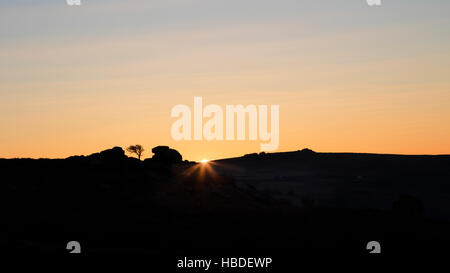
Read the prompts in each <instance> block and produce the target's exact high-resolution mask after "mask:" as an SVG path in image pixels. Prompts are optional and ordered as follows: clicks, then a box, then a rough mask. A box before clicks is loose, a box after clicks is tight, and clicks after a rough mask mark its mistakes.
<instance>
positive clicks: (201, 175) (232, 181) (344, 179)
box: [0, 146, 450, 257]
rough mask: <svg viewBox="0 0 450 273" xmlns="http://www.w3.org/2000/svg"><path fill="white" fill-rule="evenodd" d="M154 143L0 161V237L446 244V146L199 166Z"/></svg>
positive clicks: (202, 248)
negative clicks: (147, 149)
mask: <svg viewBox="0 0 450 273" xmlns="http://www.w3.org/2000/svg"><path fill="white" fill-rule="evenodd" d="M152 151H153V153H154V156H153V157H152V158H150V159H146V160H144V161H140V160H138V159H136V158H132V157H128V156H126V154H125V152H124V150H123V149H122V148H120V147H114V148H112V149H109V150H105V151H102V152H99V153H95V154H92V155H89V156H72V157H69V158H66V159H0V174H1V175H2V179H1V180H2V183H1V184H0V187H1V191H0V194H1V196H0V200H1V202H2V203H1V207H2V219H3V223H4V224H3V227H4V228H5V231H6V234H7V236H6V237H3V238H2V240H1V241H0V242H1V245H2V247H3V248H4V249H9V250H10V252H11V253H23V252H30V253H35V252H44V253H60V252H62V251H64V248H65V243H67V242H68V241H69V240H74V238H75V239H77V240H79V241H81V243H82V244H84V245H85V247H84V248H83V250H84V251H85V252H86V253H176V254H180V255H181V254H186V253H188V254H189V255H195V254H196V253H197V254H198V253H205V252H208V253H210V254H211V253H213V254H217V255H218V254H219V253H230V251H231V252H232V253H237V252H239V253H252V255H255V254H254V253H269V254H270V255H282V254H283V255H284V256H286V255H288V254H292V253H308V254H311V253H316V254H317V253H330V252H333V251H335V252H336V251H337V252H340V253H356V254H358V255H360V254H364V253H366V250H365V244H366V243H367V242H369V241H371V240H380V241H382V242H383V244H384V249H385V251H386V253H388V254H394V253H397V252H401V253H409V252H413V251H414V252H417V251H425V250H426V251H427V252H433V251H442V249H444V246H445V243H448V242H450V237H449V234H448V232H447V231H448V228H449V227H450V225H449V220H450V217H449V215H450V213H449V208H450V204H449V200H450V199H449V198H448V197H449V195H448V194H449V192H450V191H449V187H450V186H449V185H448V181H450V179H449V177H450V170H449V168H448V166H450V164H449V163H450V156H446V155H443V156H401V155H378V154H350V153H340V154H332V153H316V152H314V151H312V150H309V149H304V150H301V151H295V152H285V153H272V154H266V153H260V154H250V155H245V156H242V157H238V158H231V159H223V160H215V161H211V162H209V163H208V164H202V163H196V162H189V161H182V156H181V154H180V153H179V152H178V151H176V150H173V149H170V148H169V147H167V146H158V147H155V148H154V149H153V150H152ZM421 249H422V250H421ZM233 255H237V254H233ZM286 257H287V256H286Z"/></svg>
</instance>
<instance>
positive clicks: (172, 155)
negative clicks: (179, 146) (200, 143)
mask: <svg viewBox="0 0 450 273" xmlns="http://www.w3.org/2000/svg"><path fill="white" fill-rule="evenodd" d="M152 152H153V153H154V155H153V157H152V159H153V160H154V161H156V162H159V163H163V164H167V165H171V164H175V163H181V162H183V157H182V156H181V154H180V153H179V152H178V151H177V150H175V149H170V148H169V146H157V147H155V148H153V149H152Z"/></svg>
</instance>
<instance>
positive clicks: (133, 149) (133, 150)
mask: <svg viewBox="0 0 450 273" xmlns="http://www.w3.org/2000/svg"><path fill="white" fill-rule="evenodd" d="M144 151H145V149H144V147H142V145H139V144H136V145H131V146H130V147H128V148H127V152H129V153H130V154H136V155H137V157H138V159H139V160H141V156H142V154H143V153H144Z"/></svg>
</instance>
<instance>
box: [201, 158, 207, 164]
mask: <svg viewBox="0 0 450 273" xmlns="http://www.w3.org/2000/svg"><path fill="white" fill-rule="evenodd" d="M208 162H209V160H208V159H202V160H201V161H200V163H202V164H206V163H208Z"/></svg>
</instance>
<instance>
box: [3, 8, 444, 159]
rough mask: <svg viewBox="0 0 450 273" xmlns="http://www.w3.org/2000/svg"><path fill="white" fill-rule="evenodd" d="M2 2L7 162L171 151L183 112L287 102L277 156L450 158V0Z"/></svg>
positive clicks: (227, 152)
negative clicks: (375, 0)
mask: <svg viewBox="0 0 450 273" xmlns="http://www.w3.org/2000/svg"><path fill="white" fill-rule="evenodd" d="M81 1H82V5H81V6H69V5H67V4H66V1H65V0H42V1H38V0H15V1H6V0H0V157H3V158H13V157H32V158H41V157H46V158H64V157H67V156H71V155H83V154H84V155H87V154H91V153H94V152H98V151H101V150H104V149H108V148H111V147H113V146H121V147H124V148H125V147H126V146H128V145H131V144H138V143H139V144H142V145H143V146H144V147H146V148H147V152H146V153H145V154H144V156H143V157H144V158H146V157H151V156H152V153H151V151H150V150H151V148H152V147H154V146H157V145H168V146H170V147H173V148H175V149H177V150H178V151H180V153H181V154H182V155H183V157H184V158H185V159H189V160H202V159H205V158H206V159H217V158H226V157H234V156H240V155H243V154H246V153H253V152H259V149H260V143H261V142H260V141H247V140H244V141H210V142H208V141H195V140H192V141H175V140H173V139H172V137H171V126H172V124H173V123H174V122H175V120H176V119H175V118H172V117H171V115H170V112H171V109H172V107H174V106H175V105H177V104H186V105H188V106H191V107H192V106H193V99H194V96H202V97H203V103H204V104H205V105H207V104H218V105H220V106H223V107H225V105H226V104H242V105H249V104H255V105H260V104H263V105H279V106H280V143H279V147H278V149H277V151H292V150H298V149H303V148H305V147H308V148H311V149H313V150H315V151H318V152H370V153H395V154H450V16H448V15H449V14H450V1H448V0H433V1H425V0H422V1H420V0H384V1H382V5H381V6H379V7H371V6H369V5H367V3H366V1H365V0H342V1H338V0H310V1H301V0H277V1H274V0H272V1H264V0H227V1H218V0H177V1H175V0H164V1H148V0H147V1H144V0H142V1H139V0H126V1H119V0H81Z"/></svg>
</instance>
